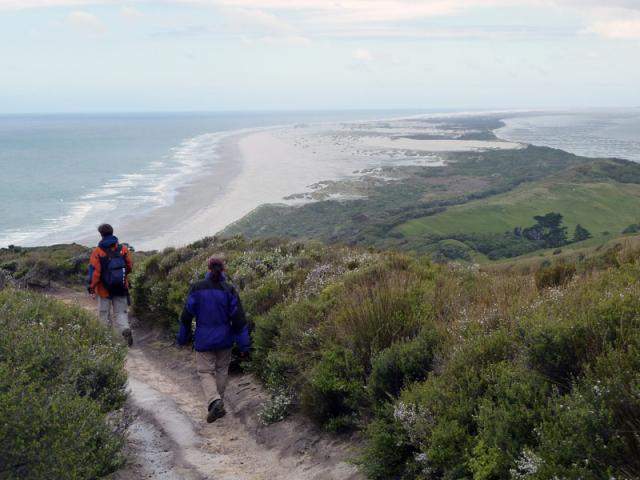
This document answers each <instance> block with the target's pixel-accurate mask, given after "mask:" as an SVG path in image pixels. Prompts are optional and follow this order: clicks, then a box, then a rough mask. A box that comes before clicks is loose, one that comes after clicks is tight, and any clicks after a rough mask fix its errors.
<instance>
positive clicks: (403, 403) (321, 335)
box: [135, 238, 640, 480]
mask: <svg viewBox="0 0 640 480" xmlns="http://www.w3.org/2000/svg"><path fill="white" fill-rule="evenodd" d="M213 254H216V255H224V256H226V257H227V258H228V264H229V273H230V275H231V277H232V278H233V279H234V281H235V282H236V283H237V284H238V285H239V287H240V289H241V295H242V297H243V300H244V302H245V304H246V309H247V312H248V314H249V318H250V320H251V323H252V326H253V339H254V353H253V359H252V363H251V368H252V369H253V371H254V372H255V373H256V374H257V375H258V376H259V377H260V378H261V379H262V380H263V382H264V383H265V385H266V386H267V387H268V389H269V390H270V391H271V392H272V400H271V402H268V403H267V404H265V405H264V408H263V410H262V412H260V415H261V416H262V418H263V420H264V421H266V422H269V421H277V420H278V419H280V418H282V417H283V416H285V415H286V414H287V413H288V412H290V411H293V410H301V411H302V412H304V413H305V414H307V415H309V416H310V417H311V418H312V419H314V420H315V421H316V422H317V423H318V424H319V425H321V426H322V427H323V428H325V429H328V430H331V431H336V432H342V431H352V430H354V429H355V430H360V431H362V432H363V434H364V437H365V440H366V442H365V448H364V451H363V453H362V456H361V459H360V463H361V468H362V470H363V471H364V472H365V473H366V474H367V476H368V477H369V478H371V479H405V480H409V479H453V478H474V479H505V480H506V479H512V478H523V479H524V478H526V479H548V478H553V477H554V476H555V477H557V478H583V479H601V478H602V479H604V478H607V479H609V478H619V479H623V478H625V479H631V478H637V477H638V476H639V475H640V463H639V462H638V460H637V459H638V458H640V442H638V440H637V439H638V438H639V435H640V401H639V400H638V399H639V398H640V392H639V391H638V385H640V376H639V374H638V372H640V334H639V333H638V332H640V328H639V327H640V315H639V313H638V312H640V290H639V289H638V285H640V255H639V252H638V251H637V250H634V249H632V248H628V247H627V248H625V247H624V246H622V247H615V248H613V249H611V250H604V249H603V250H600V251H595V250H594V251H592V253H591V255H585V256H581V257H576V258H575V260H574V261H573V263H568V262H569V259H567V260H565V261H564V262H559V263H557V264H549V265H548V266H543V267H542V269H540V268H536V269H535V270H534V271H530V272H529V273H527V272H526V270H508V269H503V270H492V271H477V270H473V269H468V268H461V267H452V266H446V265H436V264H432V263H430V262H429V261H427V260H426V259H425V257H417V256H412V255H401V254H397V253H385V252H371V251H366V250H360V249H352V248H336V247H327V246H323V245H321V244H317V243H307V242H295V241H293V242H292V241H275V240H261V241H248V240H244V239H242V238H233V239H227V240H216V239H205V240H203V241H201V242H197V243H196V244H194V245H191V246H189V247H185V248H183V249H178V250H168V251H166V252H164V253H161V254H159V255H157V256H154V257H151V258H149V259H148V260H146V262H145V264H144V265H143V266H142V268H141V269H140V270H139V271H138V274H137V279H136V291H135V301H136V309H137V310H138V311H139V312H141V313H145V314H146V318H147V320H148V321H153V322H158V323H160V324H162V325H165V326H166V327H168V328H170V327H172V326H174V325H175V324H176V317H177V315H176V314H177V312H178V311H179V309H180V307H181V304H182V302H183V301H184V297H185V294H186V289H187V284H188V283H189V282H190V281H192V280H193V279H195V278H197V277H199V276H200V275H202V274H203V273H204V264H205V259H206V258H207V257H208V256H209V255H213Z"/></svg>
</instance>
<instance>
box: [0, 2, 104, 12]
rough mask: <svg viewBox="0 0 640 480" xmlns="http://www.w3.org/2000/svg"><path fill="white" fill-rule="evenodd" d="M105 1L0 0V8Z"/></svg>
mask: <svg viewBox="0 0 640 480" xmlns="http://www.w3.org/2000/svg"><path fill="white" fill-rule="evenodd" d="M97 3H105V2H104V1H100V0H0V10H26V9H28V8H48V7H80V6H84V5H92V4H97Z"/></svg>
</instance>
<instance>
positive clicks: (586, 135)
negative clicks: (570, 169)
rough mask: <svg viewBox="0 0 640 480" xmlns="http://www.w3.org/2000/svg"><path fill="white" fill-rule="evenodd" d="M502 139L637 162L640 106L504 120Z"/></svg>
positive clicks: (546, 114)
mask: <svg viewBox="0 0 640 480" xmlns="http://www.w3.org/2000/svg"><path fill="white" fill-rule="evenodd" d="M504 123H505V127H503V128H500V129H498V130H496V135H497V136H498V137H500V138H502V139H504V140H509V141H513V142H522V143H529V144H532V145H540V146H546V147H553V148H559V149H561V150H565V151H567V152H571V153H575V154H576V155H583V156H586V157H599V158H623V159H627V160H633V161H636V162H640V109H638V108H635V109H624V110H595V111H579V112H554V113H537V114H535V115H526V116H516V117H512V118H507V119H505V120H504Z"/></svg>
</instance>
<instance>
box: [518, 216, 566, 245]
mask: <svg viewBox="0 0 640 480" xmlns="http://www.w3.org/2000/svg"><path fill="white" fill-rule="evenodd" d="M533 219H534V220H535V221H536V224H535V225H534V226H532V227H529V228H525V229H524V230H523V231H522V234H523V235H524V237H525V238H527V239H528V240H533V241H536V242H542V244H543V245H544V246H545V247H546V248H557V247H561V246H563V245H566V244H567V243H568V240H567V227H564V226H562V215H561V214H559V213H554V212H551V213H547V214H546V215H536V216H535V217H533Z"/></svg>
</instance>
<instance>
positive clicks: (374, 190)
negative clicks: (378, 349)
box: [223, 119, 640, 263]
mask: <svg viewBox="0 0 640 480" xmlns="http://www.w3.org/2000/svg"><path fill="white" fill-rule="evenodd" d="M489 120H490V119H486V121H487V122H489ZM434 122H436V121H435V120H434ZM443 125H444V126H442V125H439V126H442V128H443V129H444V130H446V131H447V132H449V133H448V134H447V138H462V137H460V135H464V132H468V131H469V129H470V128H472V127H473V128H479V130H473V131H474V132H475V133H474V135H479V134H480V133H482V132H484V133H485V134H487V135H489V136H490V137H491V136H492V135H493V134H492V132H491V131H490V130H482V128H485V127H484V126H483V123H482V122H481V123H479V124H478V125H475V124H474V123H473V120H472V119H466V120H464V121H460V122H459V124H457V123H455V122H453V121H452V120H449V123H446V122H445V123H444V124H443ZM489 125H490V126H491V127H492V128H495V125H494V124H493V123H491V122H489ZM456 129H459V132H460V133H459V135H458V134H453V133H451V132H456V131H457V130H456ZM490 137H488V138H490ZM410 153H412V152H405V154H407V155H409V154H410ZM413 153H415V155H416V158H418V159H419V158H421V155H432V154H429V153H428V152H427V153H424V152H422V153H421V152H413ZM439 157H440V158H441V159H442V160H443V162H444V165H442V166H433V165H430V166H420V165H418V164H416V165H404V166H387V167H380V168H376V169H371V170H369V171H363V172H359V174H358V176H356V177H353V178H348V179H344V180H340V181H333V182H322V183H321V184H318V185H316V186H315V187H314V189H313V192H312V194H311V198H312V199H313V201H311V202H309V203H303V204H302V205H299V204H297V205H285V204H274V205H263V206H261V207H259V208H257V209H256V210H255V211H253V212H252V213H250V214H249V215H247V216H245V217H244V218H242V219H241V220H239V221H238V222H236V223H234V224H232V225H230V226H229V227H227V228H226V229H225V230H224V232H223V233H224V234H225V235H236V234H242V235H246V236H248V237H251V238H259V237H263V238H267V237H273V236H285V237H289V238H298V239H311V238H312V239H319V240H322V241H324V242H328V243H340V244H348V245H360V246H365V247H367V246H372V247H375V248H380V249H393V250H400V251H411V252H417V253H421V254H429V255H431V256H432V257H433V258H434V259H441V260H467V261H475V262H481V263H482V262H487V261H495V260H500V259H504V258H513V257H517V256H520V255H526V254H530V253H532V252H536V251H543V250H545V249H548V248H554V247H551V245H549V244H548V242H540V241H530V239H526V238H518V236H517V235H514V232H515V231H516V230H517V229H525V228H527V227H529V226H531V222H532V219H533V218H534V217H537V216H543V215H546V214H548V213H552V212H553V213H558V214H560V215H562V218H563V222H564V224H563V225H564V227H566V228H567V232H569V233H568V235H569V234H571V233H575V232H576V229H577V230H578V233H579V234H578V236H575V235H573V236H571V237H570V238H569V240H570V241H571V243H572V244H575V245H573V246H572V248H574V247H577V246H581V245H582V244H583V243H584V244H585V245H588V246H593V245H598V244H603V243H605V242H607V241H609V240H611V239H612V238H615V237H617V236H620V235H622V234H623V232H625V233H633V232H634V231H635V230H634V226H635V225H636V223H637V211H638V209H639V208H640V165H639V164H637V163H634V162H629V161H625V160H618V159H592V158H586V157H580V156H576V155H572V154H569V153H567V152H564V151H562V150H556V149H551V148H546V147H535V146H530V145H529V146H526V147H524V148H521V149H514V150H489V151H478V152H466V153H441V154H439ZM292 198H297V197H296V196H294V197H292ZM326 219H331V221H326ZM578 225H579V226H580V228H579V229H578ZM583 229H584V231H583ZM585 231H586V232H587V233H588V235H585ZM558 246H559V245H558Z"/></svg>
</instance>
